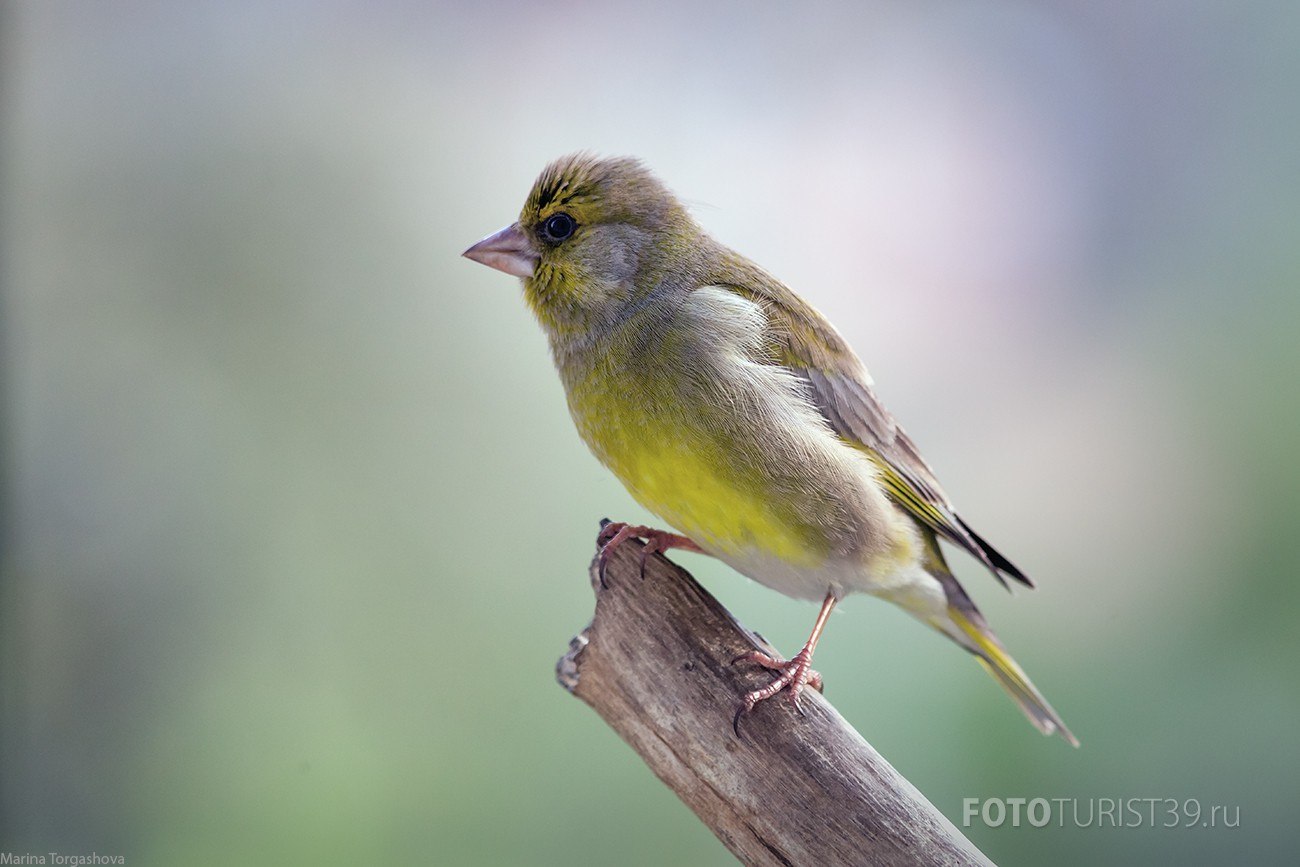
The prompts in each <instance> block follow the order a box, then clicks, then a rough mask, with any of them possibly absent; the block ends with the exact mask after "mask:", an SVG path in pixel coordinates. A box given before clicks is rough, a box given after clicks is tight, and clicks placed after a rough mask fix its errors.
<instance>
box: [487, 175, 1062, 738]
mask: <svg viewBox="0 0 1300 867" xmlns="http://www.w3.org/2000/svg"><path fill="white" fill-rule="evenodd" d="M467 255H469V256H471V257H472V258H476V259H478V260H479V261H483V262H484V263H485V264H490V265H492V266H494V267H497V268H499V269H501V270H503V271H506V272H507V273H511V274H515V275H517V276H520V277H521V278H523V281H524V296H525V298H526V300H527V302H528V305H529V307H530V308H531V309H532V310H533V312H534V314H535V315H536V317H537V319H538V321H539V322H540V323H541V325H542V327H543V329H544V330H545V332H546V334H547V337H548V339H549V342H550V347H551V351H552V355H553V357H554V360H555V364H556V367H557V369H558V370H559V373H560V377H561V379H562V380H563V382H564V386H565V392H566V394H567V396H568V402H569V409H570V412H571V414H572V416H573V419H574V422H575V424H576V425H577V428H578V431H579V433H580V434H581V436H582V438H583V440H584V441H585V442H586V443H587V445H588V446H589V447H590V448H591V450H592V451H593V453H594V454H595V455H596V457H597V458H599V459H600V461H601V462H602V463H604V464H605V465H606V466H607V467H609V468H610V469H611V470H612V471H613V472H614V473H615V475H617V476H618V478H619V479H620V480H621V481H622V482H623V484H624V485H625V486H626V487H627V488H628V490H629V491H630V492H631V494H632V495H633V496H634V497H635V498H636V499H637V500H638V501H639V502H641V503H642V504H643V505H644V506H645V507H646V508H648V509H649V510H650V511H652V512H654V513H655V514H657V515H659V516H660V517H662V518H663V519H665V520H666V521H668V523H670V524H671V525H672V526H673V527H675V528H676V529H677V530H679V531H680V532H681V533H683V534H685V535H686V536H689V537H690V538H691V539H692V540H694V542H695V543H696V544H698V545H699V546H700V547H701V548H702V549H703V550H704V551H706V552H707V553H710V554H713V555H714V556H717V557H719V558H720V559H722V560H724V561H725V562H727V563H729V564H731V565H732V566H734V567H735V568H736V569H737V570H738V571H740V572H742V573H744V574H746V575H748V576H749V577H751V578H753V579H755V580H757V581H759V582H761V583H763V584H766V585H768V586H771V587H773V588H775V589H777V590H780V591H782V592H785V593H787V594H789V595H792V596H796V597H801V598H813V599H820V598H822V597H823V596H825V595H827V594H830V596H831V597H833V598H839V597H841V596H843V595H845V594H847V593H850V592H868V593H872V594H874V595H877V596H880V597H882V598H885V599H887V600H889V601H892V602H894V603H896V604H898V605H900V606H902V607H903V608H905V609H906V610H908V611H909V612H910V613H912V614H913V615H915V616H916V617H917V618H919V619H921V620H922V621H924V622H926V623H928V624H929V625H931V626H933V627H934V628H936V629H938V630H939V631H941V632H943V633H944V634H945V635H948V636H949V637H950V638H952V639H953V640H955V641H957V642H958V643H959V644H961V645H962V646H963V647H965V648H966V649H967V650H969V651H971V652H972V653H973V654H975V655H976V656H977V657H978V658H979V659H980V661H981V662H982V663H984V664H985V666H986V667H988V668H989V670H990V671H991V672H992V673H993V674H994V676H995V678H996V679H998V681H999V682H1000V683H1001V684H1002V685H1003V686H1004V687H1005V688H1006V689H1007V691H1008V693H1009V694H1011V696H1012V698H1013V699H1015V700H1016V702H1017V703H1018V704H1019V705H1020V706H1021V708H1022V709H1023V710H1024V711H1025V712H1026V714H1027V715H1028V716H1029V717H1030V719H1031V721H1033V722H1034V723H1035V725H1037V726H1038V727H1039V728H1040V730H1042V731H1044V732H1045V733H1051V732H1057V731H1059V732H1060V733H1061V734H1062V735H1063V736H1064V737H1066V739H1067V740H1070V741H1071V742H1074V739H1073V736H1072V735H1070V734H1069V732H1068V730H1066V729H1065V727H1064V725H1063V724H1062V723H1061V720H1060V718H1059V717H1058V716H1057V715H1056V713H1055V712H1054V711H1053V710H1052V709H1051V707H1050V706H1049V705H1048V704H1047V702H1046V701H1045V700H1044V699H1043V698H1042V696H1041V694H1039V693H1038V691H1037V690H1036V689H1034V687H1033V686H1032V684H1030V682H1029V680H1028V678H1027V677H1025V675H1024V673H1023V671H1021V670H1020V669H1019V667H1018V666H1016V664H1015V662H1014V661H1012V660H1011V659H1010V657H1009V656H1007V655H1006V653H1005V651H1003V650H1002V648H1001V645H1000V644H998V642H997V639H996V638H995V637H994V636H993V634H992V632H991V631H990V630H989V629H988V626H987V625H986V624H985V622H984V619H983V617H982V616H980V614H979V612H978V611H977V610H976V608H975V606H974V604H973V603H972V602H971V601H970V599H969V597H968V596H967V595H966V593H965V592H964V591H963V590H962V588H961V586H960V585H959V584H958V583H957V580H956V579H955V578H954V577H953V576H952V573H951V570H950V569H949V568H948V566H947V564H946V562H945V561H944V557H943V554H942V553H941V551H940V548H939V545H938V542H937V539H938V538H942V539H945V540H947V541H949V542H951V543H953V544H955V545H957V546H958V547H960V548H962V549H963V550H965V551H967V552H968V553H970V554H971V555H972V556H974V557H975V558H976V559H978V560H979V561H980V562H981V563H983V564H984V565H985V566H986V567H988V568H989V569H990V570H991V571H992V572H993V573H994V574H995V575H996V576H997V577H998V578H999V580H1003V576H1007V577H1010V578H1012V579H1014V580H1016V581H1019V582H1022V583H1025V584H1029V581H1028V579H1027V578H1026V577H1025V576H1024V574H1023V573H1022V572H1020V570H1018V569H1017V568H1016V567H1015V566H1014V565H1012V564H1011V562H1010V561H1009V560H1007V559H1006V558H1005V557H1003V556H1002V555H1001V554H999V553H998V552H997V551H996V550H994V549H993V548H992V547H991V546H990V545H989V544H988V543H987V542H985V541H984V540H983V539H982V538H981V537H980V536H978V535H977V534H976V533H975V532H974V531H973V530H971V529H970V527H969V526H968V525H967V524H966V522H965V521H963V520H962V518H961V517H960V516H959V514H958V513H957V511H956V509H955V508H954V506H953V505H952V502H951V500H950V499H949V498H948V496H947V494H946V493H944V491H943V489H942V487H940V485H939V483H938V480H937V479H936V478H935V476H934V473H933V472H932V471H931V469H930V467H929V466H928V465H927V464H926V463H925V461H924V460H923V459H922V457H921V455H920V452H919V450H918V449H917V447H916V445H915V444H914V443H913V442H912V440H911V439H910V438H909V437H908V436H907V434H906V433H904V432H903V430H902V429H901V428H900V427H899V426H898V424H897V423H896V422H895V420H894V418H893V417H892V416H891V415H890V414H889V412H888V411H887V410H886V409H885V408H884V406H883V405H882V404H881V403H880V401H879V400H878V399H877V397H876V395H875V393H874V391H873V390H872V386H871V379H870V377H869V375H868V374H867V371H866V368H865V367H864V366H863V365H862V363H861V362H860V361H859V360H858V357H857V356H856V355H855V354H854V352H853V351H852V349H850V347H849V346H848V344H847V343H846V342H845V341H844V339H843V338H842V337H841V336H840V335H839V333H838V332H837V331H836V330H835V329H834V328H833V327H832V326H831V324H830V323H829V322H828V321H826V319H825V318H823V317H822V316H821V314H819V313H818V312H817V311H816V310H815V309H814V308H813V307H812V306H811V305H809V304H808V303H807V302H806V301H804V300H803V299H801V298H800V297H799V296H797V295H795V294H794V293H793V292H792V291H791V290H790V289H789V288H787V287H786V286H785V285H784V284H783V283H781V282H780V281H779V280H777V279H776V278H775V277H773V276H771V275H770V274H768V273H767V272H766V271H764V270H762V269H761V268H760V267H758V266H757V265H755V264H754V263H753V262H751V261H750V260H749V259H747V258H745V257H744V256H742V255H740V254H739V253H736V252H735V251H733V250H730V249H728V248H727V247H725V246H723V245H721V244H719V243H718V242H716V241H715V240H713V239H712V238H711V237H709V235H708V234H707V233H705V232H704V231H703V230H702V229H701V228H700V227H699V225H698V224H697V223H696V222H695V220H694V219H693V218H692V216H691V215H690V214H689V213H688V212H687V210H686V209H685V207H684V206H682V204H681V203H680V202H679V201H678V200H677V199H676V197H674V196H673V195H672V194H671V193H670V192H669V191H668V190H667V189H666V188H665V187H664V185H663V184H662V183H661V182H660V181H659V180H658V179H657V178H655V177H654V176H653V175H652V174H651V173H650V172H649V171H648V170H647V169H646V168H645V167H644V166H643V165H642V164H641V163H639V162H638V161H636V160H632V159H597V158H595V157H592V156H589V155H585V154H577V155H573V156H569V157H565V158H563V159H560V160H557V161H556V162H554V163H552V164H551V165H550V166H548V167H547V168H546V170H545V171H544V172H543V173H542V175H541V177H539V178H538V180H537V182H536V184H535V185H534V187H533V189H532V192H531V193H530V195H529V197H528V200H527V202H526V204H525V206H524V208H523V211H522V213H521V214H520V217H519V221H518V222H517V223H516V224H514V225H513V226H511V227H508V228H507V229H506V230H503V231H502V232H501V233H498V234H497V235H496V236H493V237H492V238H489V239H486V240H485V241H483V242H482V243H480V244H479V245H477V246H476V247H474V248H471V250H470V251H468V252H467ZM1003 583H1005V581H1003ZM831 603H832V604H833V599H832V600H831ZM810 649H811V648H810Z"/></svg>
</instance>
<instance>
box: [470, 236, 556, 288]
mask: <svg viewBox="0 0 1300 867" xmlns="http://www.w3.org/2000/svg"><path fill="white" fill-rule="evenodd" d="M461 255H462V256H464V257H465V258H466V259H473V260H474V261H475V262H480V263H482V264H484V265H487V266H488V267H489V268H496V269H497V270H498V271H504V272H506V273H507V274H513V275H515V276H516V277H523V278H525V279H527V278H528V277H531V276H533V271H534V270H536V268H537V260H538V259H539V258H541V257H540V256H538V255H537V251H536V250H535V249H533V245H532V243H531V241H530V240H529V238H528V236H527V235H525V234H524V230H523V229H521V228H519V224H518V223H512V224H511V225H509V226H506V227H505V228H504V229H502V230H501V231H500V232H497V233H496V234H495V235H488V236H487V237H486V238H484V239H483V240H482V241H479V242H478V243H477V244H475V245H474V246H473V247H470V248H469V249H468V250H466V251H465V252H464V253H461Z"/></svg>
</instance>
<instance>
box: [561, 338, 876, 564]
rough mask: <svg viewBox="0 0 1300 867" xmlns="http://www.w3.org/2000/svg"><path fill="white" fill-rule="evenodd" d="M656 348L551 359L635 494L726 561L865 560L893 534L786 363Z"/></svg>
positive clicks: (584, 427) (596, 449) (583, 430)
mask: <svg viewBox="0 0 1300 867" xmlns="http://www.w3.org/2000/svg"><path fill="white" fill-rule="evenodd" d="M653 350H654V351H644V350H643V351H640V352H635V353H623V352H621V351H620V350H619V349H618V348H617V347H615V348H609V349H607V350H606V351H605V352H604V353H603V354H598V355H593V356H592V357H589V358H587V359H584V360H582V361H581V362H576V361H575V360H574V359H570V360H569V363H568V365H561V374H562V378H563V379H564V381H565V386H566V391H567V394H568V399H569V409H570V412H571V414H572V416H573V419H574V422H575V424H576V425H577V428H578V431H579V433H580V434H581V436H582V438H583V440H584V441H585V442H586V443H587V445H588V447H589V448H590V449H591V450H592V452H593V453H594V454H595V455H596V457H597V458H598V459H600V461H601V462H602V463H604V464H605V466H607V467H608V468H609V469H610V470H611V471H613V473H614V474H615V475H616V476H617V477H618V478H619V479H620V480H621V481H622V482H623V484H624V486H625V487H626V488H627V489H628V491H629V493H631V494H632V496H633V497H634V498H635V499H636V500H637V501H638V502H640V503H641V504H642V505H643V506H645V507H646V508H647V509H649V510H650V511H652V512H654V513H655V514H657V515H658V516H660V517H661V518H663V519H664V520H666V521H667V522H668V523H669V524H671V525H672V526H673V527H675V528H677V529H678V530H679V531H681V532H682V533H685V534H686V535H688V536H690V537H691V538H692V539H694V540H695V541H696V542H697V543H698V544H699V545H700V546H701V547H703V548H704V549H705V550H706V551H709V552H710V553H713V554H716V555H717V556H719V557H721V558H723V559H724V560H728V561H730V562H733V563H739V562H751V561H756V559H757V560H765V561H779V562H781V563H784V564H786V565H787V566H788V567H791V568H794V569H805V570H807V569H821V568H822V567H824V566H825V565H826V564H827V563H828V562H835V563H851V564H854V566H855V567H858V568H861V564H865V563H866V562H867V561H869V560H870V559H871V558H873V557H875V556H877V555H878V553H879V551H878V550H876V549H879V548H881V546H883V545H887V544H889V542H888V539H887V529H888V527H887V524H888V520H887V516H886V515H885V512H884V510H885V509H886V508H887V506H886V505H885V503H884V501H883V497H881V496H880V495H879V493H878V491H877V490H876V488H875V483H874V476H873V471H872V469H871V467H870V466H869V465H868V464H867V462H866V461H865V460H862V459H861V458H860V457H859V456H857V455H855V454H854V453H853V450H851V449H848V448H846V447H844V446H843V445H842V444H841V443H839V441H838V440H837V439H836V438H835V437H834V436H833V435H831V434H830V433H829V431H828V430H826V428H825V425H824V423H823V422H822V421H821V420H820V417H819V416H816V415H815V411H813V410H811V409H810V408H809V407H808V406H807V404H806V402H805V401H804V400H803V399H802V398H801V397H800V396H799V395H798V392H797V388H796V387H795V386H794V385H793V384H792V383H791V382H789V381H788V380H789V379H790V377H789V375H788V374H787V373H786V372H785V371H783V370H781V369H780V368H773V367H770V366H765V365H760V364H754V363H752V362H748V361H745V360H743V359H741V358H739V357H726V356H725V355H723V356H721V357H718V356H716V355H714V354H711V349H709V348H708V347H705V348H701V347H700V346H683V345H680V342H679V343H678V345H673V341H671V340H668V341H662V342H659V343H657V344H655V345H654V347H653ZM566 367H567V369H566ZM742 571H746V573H747V574H749V572H748V570H742ZM751 577H754V578H755V579H756V580H759V581H763V580H764V576H762V575H757V574H751ZM765 583H767V582H765ZM778 589H781V588H778Z"/></svg>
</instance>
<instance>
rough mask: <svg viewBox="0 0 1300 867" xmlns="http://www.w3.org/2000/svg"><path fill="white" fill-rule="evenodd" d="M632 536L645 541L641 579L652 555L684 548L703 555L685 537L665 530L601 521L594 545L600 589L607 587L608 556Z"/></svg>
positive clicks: (642, 551) (696, 546) (606, 520)
mask: <svg viewBox="0 0 1300 867" xmlns="http://www.w3.org/2000/svg"><path fill="white" fill-rule="evenodd" d="M633 536H636V537H638V538H642V539H645V544H644V545H643V546H642V548H641V563H640V567H641V578H642V579H644V578H645V563H646V560H647V559H649V557H650V555H652V554H658V553H661V552H663V551H667V550H669V549H670V548H684V549H686V550H687V551H696V552H699V553H703V551H701V549H700V546H699V545H696V544H695V543H694V542H693V541H691V540H690V539H688V538H687V537H686V536H679V535H677V534H676V533H669V532H668V531H666V530H656V529H654V528H653V527H642V526H634V525H632V524H627V523H625V522H622V521H610V520H609V519H608V518H606V519H603V520H602V521H601V522H600V533H599V534H597V536H596V544H597V545H598V546H600V553H599V554H597V555H596V574H597V576H598V577H599V578H600V586H601V589H605V588H608V587H609V582H608V581H606V580H605V566H606V564H607V563H608V562H609V558H610V555H611V554H613V553H614V549H615V548H617V547H618V546H619V545H621V544H623V542H624V541H626V540H627V539H629V538H631V537H633Z"/></svg>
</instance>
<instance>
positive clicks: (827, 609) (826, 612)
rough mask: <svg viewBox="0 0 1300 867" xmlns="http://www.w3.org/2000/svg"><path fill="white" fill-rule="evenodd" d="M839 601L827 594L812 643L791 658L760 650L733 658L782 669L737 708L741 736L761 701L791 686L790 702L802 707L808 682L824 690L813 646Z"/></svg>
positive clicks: (738, 727) (747, 695) (737, 660)
mask: <svg viewBox="0 0 1300 867" xmlns="http://www.w3.org/2000/svg"><path fill="white" fill-rule="evenodd" d="M838 601H839V600H838V599H836V598H835V594H834V593H827V594H826V599H825V601H824V602H822V610H821V611H820V612H819V613H818V614H817V622H816V623H815V624H814V625H813V631H812V635H810V636H809V637H808V643H807V644H805V645H804V646H803V650H800V651H799V652H798V653H796V654H795V655H794V658H792V659H790V660H789V661H786V660H783V659H778V658H776V657H773V656H768V655H767V654H766V653H761V652H759V651H757V650H751V651H749V652H748V653H742V654H741V655H740V656H737V657H736V658H735V659H733V660H732V661H731V664H732V665H735V664H736V663H737V662H742V661H743V662H757V663H758V664H759V665H761V666H763V667H764V668H768V669H771V670H772V671H779V672H781V673H780V674H779V675H777V677H776V679H775V680H773V681H772V682H771V683H769V684H768V685H767V686H765V687H762V688H760V689H756V690H754V691H753V692H749V693H746V694H745V697H744V698H742V699H741V702H740V707H739V708H738V709H737V710H736V718H735V720H734V721H733V723H732V727H733V728H735V730H736V735H737V737H739V736H740V718H741V717H742V716H744V715H745V714H747V713H749V712H750V711H752V710H753V709H754V707H755V706H756V705H757V704H758V703H759V702H760V701H765V700H767V699H769V698H771V697H772V696H774V695H776V694H777V693H778V692H780V691H781V690H783V689H789V690H790V692H789V696H790V703H791V704H793V705H794V706H795V709H796V710H799V709H800V708H799V695H800V693H802V692H803V688H804V687H805V686H811V687H812V688H813V689H815V690H817V691H818V692H821V689H822V676H821V675H820V674H818V673H817V672H815V671H813V670H812V656H813V650H814V649H816V647H817V640H818V639H819V638H821V636H822V630H823V629H824V628H825V627H826V618H828V617H830V616H831V609H832V608H834V607H835V603H836V602H838Z"/></svg>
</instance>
